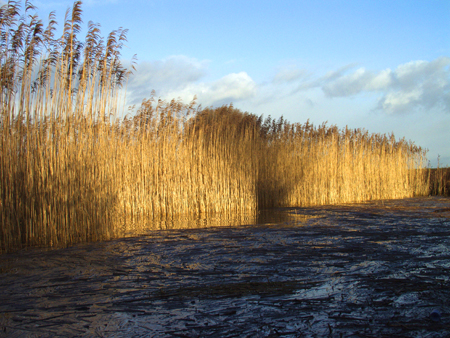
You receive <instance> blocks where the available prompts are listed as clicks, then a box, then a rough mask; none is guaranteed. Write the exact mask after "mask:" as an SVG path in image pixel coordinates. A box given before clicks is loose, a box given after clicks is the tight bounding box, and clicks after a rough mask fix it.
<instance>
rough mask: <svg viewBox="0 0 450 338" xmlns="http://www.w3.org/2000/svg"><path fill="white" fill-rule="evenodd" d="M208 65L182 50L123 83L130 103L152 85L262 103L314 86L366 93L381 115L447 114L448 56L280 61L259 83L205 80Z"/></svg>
mask: <svg viewBox="0 0 450 338" xmlns="http://www.w3.org/2000/svg"><path fill="white" fill-rule="evenodd" d="M209 65H210V62H209V61H207V60H203V61H199V60H197V59H193V58H188V57H186V56H182V55H179V56H171V57H169V58H166V59H164V60H158V61H153V62H142V63H140V64H139V65H138V67H137V70H136V72H135V75H134V76H133V77H132V78H131V79H130V82H129V85H128V89H129V92H130V93H131V95H130V97H131V99H130V100H131V103H132V104H138V103H140V102H141V100H142V99H143V98H146V97H149V96H150V93H151V91H152V90H155V91H156V93H157V95H158V96H160V97H161V98H164V99H172V98H181V99H182V100H183V101H185V102H190V101H191V100H192V98H193V97H194V96H197V98H198V102H199V103H201V104H202V105H203V106H211V105H213V106H218V105H222V104H228V103H231V102H233V103H237V102H243V101H249V100H251V101H252V102H254V103H257V102H267V101H268V100H283V99H286V98H287V97H295V96H298V95H299V94H300V95H301V96H302V98H303V99H304V100H308V95H309V93H313V92H314V93H315V94H314V95H315V99H316V100H317V95H316V94H317V90H320V91H321V92H322V94H323V100H333V99H334V98H352V97H358V96H361V95H364V94H370V97H372V98H371V100H372V101H373V102H372V110H375V111H380V112H384V113H386V114H400V113H403V114H404V113H414V112H429V111H432V110H433V111H435V110H438V111H444V112H447V113H450V58H449V57H440V58H437V59H435V60H433V61H411V62H408V63H405V64H401V65H399V66H398V67H397V68H395V69H390V68H387V69H384V70H381V71H371V70H368V69H366V68H364V67H360V68H357V67H356V65H355V64H349V65H346V66H344V67H341V68H339V69H336V70H332V71H329V72H327V73H326V74H324V75H317V74H313V73H311V72H310V71H307V70H305V69H301V68H298V67H296V66H295V65H286V66H283V67H281V68H278V69H277V71H276V73H275V75H274V76H273V77H272V80H271V81H269V82H267V81H266V82H264V83H259V84H258V83H256V82H255V81H254V80H253V79H252V78H251V76H250V75H249V74H247V73H246V72H243V71H242V72H236V73H230V74H227V75H225V76H223V77H221V78H219V79H212V80H209V81H207V80H206V78H207V76H208V75H209V72H208V68H209ZM373 96H375V98H373ZM309 101H311V100H309ZM311 102H312V101H311ZM255 113H257V112H255Z"/></svg>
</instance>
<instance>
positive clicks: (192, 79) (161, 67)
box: [128, 56, 257, 106]
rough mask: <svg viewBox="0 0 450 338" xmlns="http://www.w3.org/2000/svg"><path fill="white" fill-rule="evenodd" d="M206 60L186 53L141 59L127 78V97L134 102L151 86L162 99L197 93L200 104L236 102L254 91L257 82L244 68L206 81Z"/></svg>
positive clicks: (188, 98)
mask: <svg viewBox="0 0 450 338" xmlns="http://www.w3.org/2000/svg"><path fill="white" fill-rule="evenodd" d="M208 65H209V62H208V61H198V60H196V59H192V58H188V57H186V56H171V57H169V58H167V59H164V60H160V61H153V62H143V63H140V64H139V65H138V67H137V69H136V72H135V75H133V76H132V77H131V79H130V82H129V85H128V90H129V92H130V93H131V95H130V97H131V99H130V101H131V103H132V104H136V103H139V102H141V101H142V99H143V98H146V97H149V96H150V93H151V91H152V90H155V91H156V93H157V95H158V96H159V97H161V98H164V99H168V100H170V99H172V98H176V99H177V98H180V99H181V100H182V101H184V102H190V101H191V100H192V99H193V97H194V96H197V98H198V102H199V103H201V104H202V105H203V106H210V105H222V104H227V103H231V102H238V101H240V100H245V99H248V98H251V97H253V96H255V95H256V89H257V85H256V83H255V82H254V81H253V79H252V78H251V77H250V76H249V75H248V74H247V73H246V72H239V73H231V74H228V75H225V76H223V77H222V78H220V79H218V80H213V81H205V80H204V78H205V77H206V75H207V74H208Z"/></svg>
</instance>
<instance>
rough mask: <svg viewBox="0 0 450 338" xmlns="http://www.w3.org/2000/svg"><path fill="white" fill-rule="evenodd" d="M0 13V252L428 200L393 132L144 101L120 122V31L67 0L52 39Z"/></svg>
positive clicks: (410, 151) (29, 21) (24, 20)
mask: <svg viewBox="0 0 450 338" xmlns="http://www.w3.org/2000/svg"><path fill="white" fill-rule="evenodd" d="M21 10H22V8H21V5H20V3H19V2H13V1H10V2H8V4H7V5H4V6H3V7H1V10H0V39H1V40H0V44H1V51H0V64H1V68H0V72H1V73H0V81H1V85H0V100H1V101H0V118H1V120H0V129H1V140H0V191H1V192H0V214H1V216H0V217H1V219H0V221H1V232H0V251H1V252H7V251H11V250H15V249H17V248H20V247H23V246H31V245H39V246H54V247H60V246H64V245H67V244H70V243H76V242H81V241H92V240H102V239H108V238H112V237H115V236H118V235H120V232H121V231H123V229H126V228H127V227H129V226H132V225H136V224H141V223H143V222H148V221H149V220H157V219H168V218H174V217H178V216H180V215H199V214H205V213H212V212H220V213H228V214H230V213H236V214H238V213H241V212H244V211H245V212H246V211H255V210H257V209H258V208H268V207H276V206H308V205H314V204H325V203H345V202H355V201H365V200H371V199H386V198H402V197H410V196H415V195H422V194H427V193H428V189H429V188H428V183H427V182H426V180H425V179H424V178H425V177H426V173H425V171H423V170H416V169H421V168H423V166H424V162H425V152H424V151H423V150H422V149H421V148H420V147H416V146H415V145H414V144H413V143H411V142H407V141H405V140H399V141H397V140H396V139H395V138H394V136H393V135H391V136H386V135H377V134H369V133H368V132H367V131H364V130H349V129H347V128H346V129H343V130H340V129H338V128H337V127H336V126H327V125H325V124H323V125H321V126H318V127H315V126H313V125H311V124H309V123H308V122H307V123H306V124H297V123H296V124H292V123H288V122H287V121H284V120H283V119H282V118H281V119H279V120H272V119H270V118H268V119H266V120H263V119H262V117H257V116H256V115H253V114H249V113H242V112H241V111H239V110H237V109H235V108H233V106H231V105H230V106H223V107H220V108H215V109H213V108H207V109H200V107H199V106H196V103H195V101H193V102H191V103H190V104H183V103H181V102H179V101H175V100H172V101H170V102H165V101H162V100H157V99H156V98H155V97H154V95H152V96H151V97H150V98H149V99H145V100H144V101H143V102H142V104H141V106H140V107H139V108H138V110H137V112H136V114H134V115H133V116H127V117H126V118H119V117H118V116H120V113H121V112H123V111H124V107H123V106H124V102H125V99H124V97H123V96H122V94H121V93H123V92H125V89H123V88H122V87H123V85H125V84H126V81H127V78H128V75H129V71H128V70H126V69H125V68H124V67H123V65H122V64H121V61H120V50H121V48H122V46H123V43H124V42H125V41H126V30H122V29H119V30H117V31H113V32H111V33H110V34H109V35H108V37H107V39H106V40H103V39H102V38H101V36H100V31H99V26H98V25H96V24H93V23H89V25H88V31H87V35H86V38H85V41H84V42H80V41H79V40H78V38H77V34H78V33H79V32H80V29H81V2H80V1H77V2H75V3H74V6H73V8H72V9H71V10H68V12H67V13H66V18H65V22H64V26H63V33H62V35H61V36H60V37H58V38H56V37H55V31H56V21H55V16H54V14H53V13H52V14H50V16H49V25H48V26H47V27H46V28H44V26H43V24H42V22H41V20H40V19H39V18H38V17H37V16H35V15H31V14H30V13H31V12H32V11H33V6H32V5H31V4H30V3H29V2H28V1H27V2H25V8H24V9H23V10H24V14H23V15H21V14H20V13H21Z"/></svg>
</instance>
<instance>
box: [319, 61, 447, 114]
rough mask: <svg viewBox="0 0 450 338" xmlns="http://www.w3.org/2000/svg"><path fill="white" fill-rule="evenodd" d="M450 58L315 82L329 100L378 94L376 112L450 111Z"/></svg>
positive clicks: (355, 73)
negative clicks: (366, 93)
mask: <svg viewBox="0 0 450 338" xmlns="http://www.w3.org/2000/svg"><path fill="white" fill-rule="evenodd" d="M449 65H450V58H448V57H441V58H438V59H436V60H433V61H412V62H408V63H405V64H402V65H400V66H398V67H397V68H396V69H395V70H391V69H385V70H382V71H380V72H378V73H374V72H371V71H368V70H366V69H364V68H359V69H357V70H355V71H353V72H352V73H349V74H339V75H338V76H336V74H332V75H333V76H332V77H331V76H326V77H323V78H321V79H320V81H316V82H315V83H313V84H315V85H320V86H321V87H322V90H323V92H324V93H325V95H326V96H328V97H331V98H333V97H349V96H354V95H357V94H359V93H362V92H375V93H378V94H380V95H381V98H380V99H379V102H378V106H377V108H378V109H382V110H383V111H385V112H386V113H400V112H413V111H416V110H421V109H426V110H430V109H433V108H438V109H441V110H444V111H446V112H450V70H449Z"/></svg>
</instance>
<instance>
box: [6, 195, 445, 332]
mask: <svg viewBox="0 0 450 338" xmlns="http://www.w3.org/2000/svg"><path fill="white" fill-rule="evenodd" d="M255 223H259V224H257V225H244V226H233V227H226V226H225V227H224V226H222V227H209V228H204V229H188V230H165V231H148V232H147V233H145V234H143V235H141V236H138V237H129V238H123V239H117V240H113V241H108V242H102V243H91V244H82V245H77V246H73V247H71V248H67V249H61V250H53V251H44V250H27V251H22V252H19V253H15V254H7V255H3V256H0V297H1V298H0V336H1V337H74V336H77V337H131V336H132V337H449V336H450V198H443V197H426V198H417V199H405V200H393V201H379V202H373V203H365V204H355V205H344V206H323V207H312V208H291V209H284V210H278V211H275V210H273V211H270V212H269V213H263V214H261V216H260V217H259V219H258V220H257V221H255Z"/></svg>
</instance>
